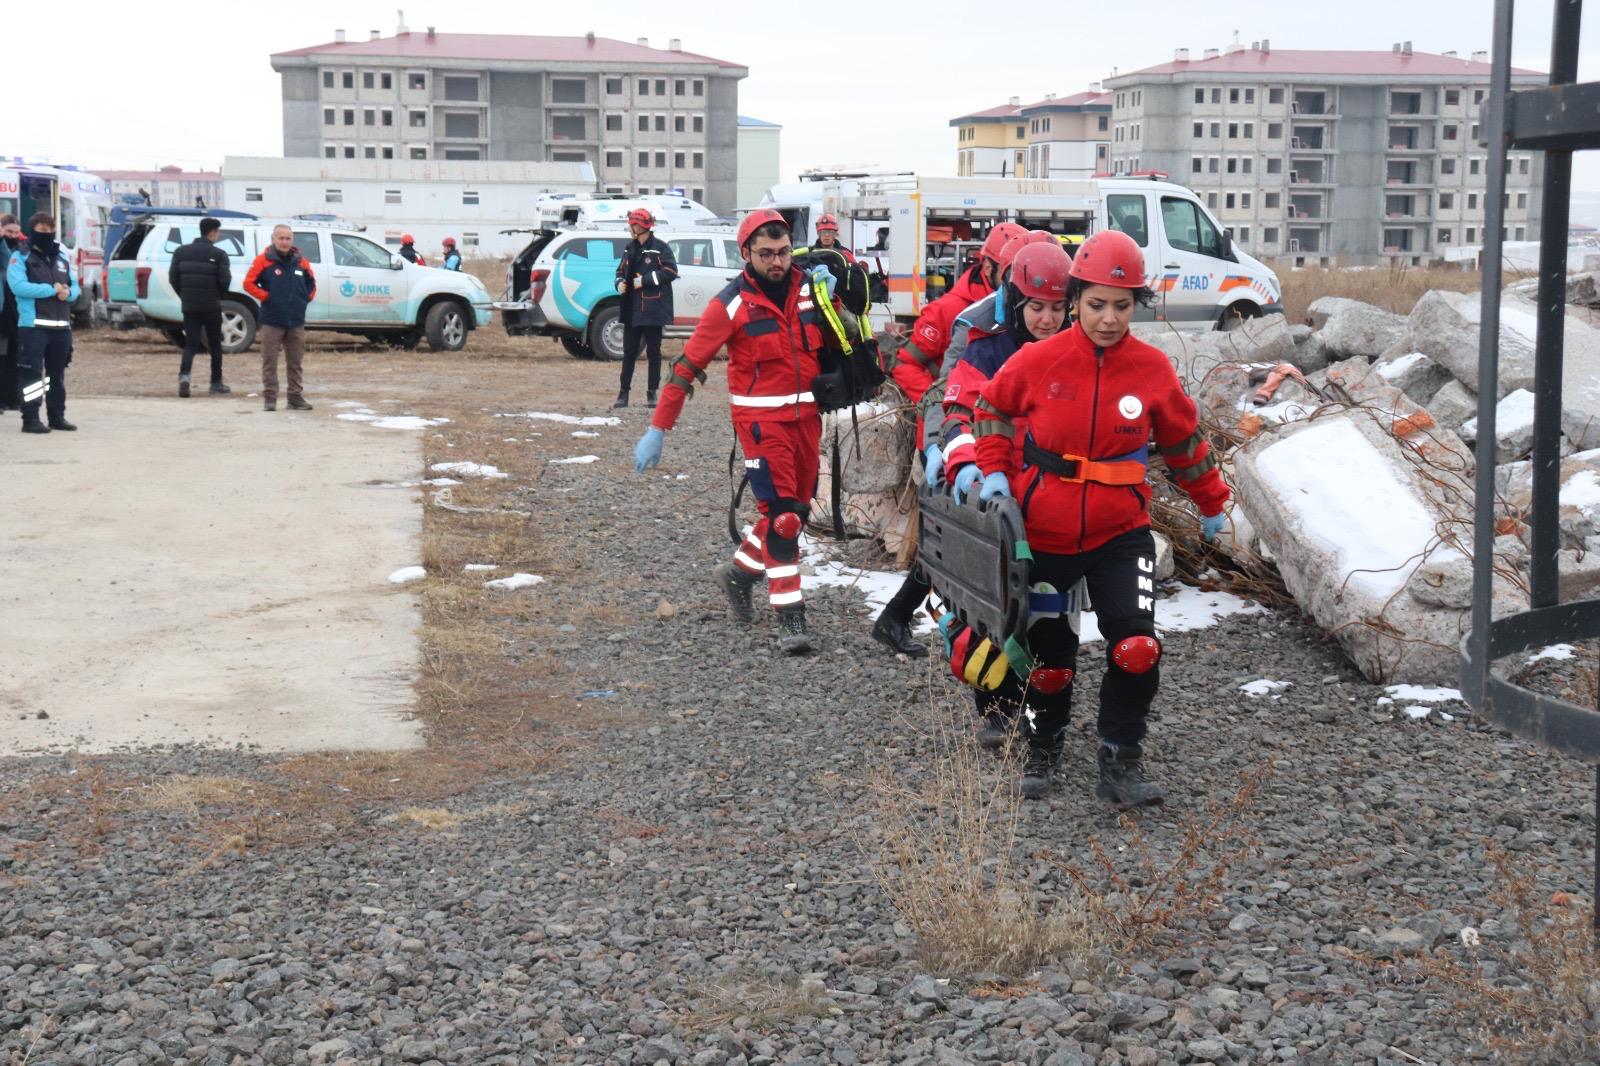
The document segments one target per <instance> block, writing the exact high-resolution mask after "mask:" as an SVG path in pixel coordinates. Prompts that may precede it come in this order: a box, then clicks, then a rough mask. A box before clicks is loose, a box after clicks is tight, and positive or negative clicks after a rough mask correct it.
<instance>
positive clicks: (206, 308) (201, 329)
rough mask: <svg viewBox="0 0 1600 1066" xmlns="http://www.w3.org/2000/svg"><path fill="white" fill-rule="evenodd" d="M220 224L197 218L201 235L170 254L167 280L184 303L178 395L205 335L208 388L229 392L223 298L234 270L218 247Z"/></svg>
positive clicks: (186, 383)
mask: <svg viewBox="0 0 1600 1066" xmlns="http://www.w3.org/2000/svg"><path fill="white" fill-rule="evenodd" d="M221 235H222V223H221V222H218V221H217V220H216V219H214V218H202V219H201V220H200V236H198V237H196V238H195V239H194V241H192V242H191V243H189V244H186V245H184V246H183V247H182V248H179V249H178V250H177V251H175V252H173V253H172V266H171V267H170V268H168V270H167V280H168V281H169V282H171V283H172V291H173V292H175V293H177V294H178V299H179V300H180V301H182V303H183V363H182V364H181V365H180V366H179V367H178V395H179V396H188V395H189V370H190V368H192V367H193V366H194V356H195V353H196V352H198V351H199V350H200V336H201V334H202V333H203V334H204V335H205V340H206V345H207V347H208V348H210V350H211V391H212V392H214V393H218V394H221V393H225V392H232V391H233V390H232V389H230V388H228V386H227V385H224V384H223V382H222V298H223V297H224V296H226V295H228V286H229V285H230V284H232V282H233V271H232V269H231V268H230V267H229V264H228V254H227V253H226V252H224V251H223V250H222V249H221V248H218V247H217V238H218V237H220V236H221Z"/></svg>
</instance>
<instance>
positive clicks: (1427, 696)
mask: <svg viewBox="0 0 1600 1066" xmlns="http://www.w3.org/2000/svg"><path fill="white" fill-rule="evenodd" d="M1383 691H1385V692H1387V693H1388V694H1389V695H1390V696H1392V697H1394V698H1395V699H1397V700H1411V701H1413V702H1415V703H1465V702H1466V701H1465V700H1463V699H1462V698H1461V690H1460V689H1458V688H1428V687H1427V686H1425V685H1386V686H1384V690H1383Z"/></svg>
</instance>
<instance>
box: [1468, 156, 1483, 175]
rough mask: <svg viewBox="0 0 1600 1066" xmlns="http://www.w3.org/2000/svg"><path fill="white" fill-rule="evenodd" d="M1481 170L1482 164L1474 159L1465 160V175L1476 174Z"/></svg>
mask: <svg viewBox="0 0 1600 1066" xmlns="http://www.w3.org/2000/svg"><path fill="white" fill-rule="evenodd" d="M1482 169H1483V164H1482V163H1481V162H1479V161H1478V160H1476V159H1469V160H1467V173H1468V174H1477V173H1478V172H1479V171H1481V170H1482Z"/></svg>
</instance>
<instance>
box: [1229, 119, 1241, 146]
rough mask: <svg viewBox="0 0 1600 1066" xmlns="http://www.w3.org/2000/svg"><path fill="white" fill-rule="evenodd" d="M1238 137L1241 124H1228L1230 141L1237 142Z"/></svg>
mask: <svg viewBox="0 0 1600 1066" xmlns="http://www.w3.org/2000/svg"><path fill="white" fill-rule="evenodd" d="M1238 136H1239V124H1238V123H1237V122H1230V123H1228V140H1230V141H1231V140H1235V139H1236V138H1237V137H1238Z"/></svg>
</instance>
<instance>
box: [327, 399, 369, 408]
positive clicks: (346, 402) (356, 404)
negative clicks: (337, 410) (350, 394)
mask: <svg viewBox="0 0 1600 1066" xmlns="http://www.w3.org/2000/svg"><path fill="white" fill-rule="evenodd" d="M333 406H335V407H362V408H364V407H366V404H364V403H362V402H361V401H359V400H340V401H339V402H338V403H336V404H334V405H333Z"/></svg>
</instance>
